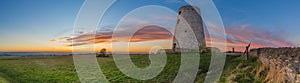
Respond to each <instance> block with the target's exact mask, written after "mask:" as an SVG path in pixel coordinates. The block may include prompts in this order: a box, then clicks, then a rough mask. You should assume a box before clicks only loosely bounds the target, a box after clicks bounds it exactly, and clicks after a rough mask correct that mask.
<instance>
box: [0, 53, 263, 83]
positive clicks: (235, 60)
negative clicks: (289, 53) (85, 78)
mask: <svg viewBox="0 0 300 83" xmlns="http://www.w3.org/2000/svg"><path fill="white" fill-rule="evenodd" d="M148 57H149V56H148V55H132V56H131V59H132V61H133V62H134V64H135V65H137V66H138V67H140V68H144V67H147V66H149V65H150V60H149V58H148ZM210 57H211V55H210V54H207V53H206V54H201V57H200V59H201V60H200V65H199V66H200V67H199V71H198V74H197V78H196V80H195V81H196V82H203V81H204V79H205V76H206V72H207V71H208V67H209V63H210ZM180 58H181V57H180V55H179V54H169V55H168V56H167V64H166V66H165V67H164V70H163V71H162V72H161V73H160V74H159V75H158V76H157V77H155V78H153V79H150V80H143V81H141V80H137V79H133V78H130V77H128V76H126V75H124V74H123V73H122V72H121V71H120V70H119V69H118V68H117V67H116V65H115V63H114V61H113V59H112V57H109V58H98V62H99V65H100V67H101V69H102V71H103V73H104V74H105V76H106V77H107V79H108V80H109V81H111V82H172V81H173V80H174V78H175V77H176V75H177V72H178V70H179V67H180V61H181V60H180ZM243 58H244V57H240V56H235V55H228V56H227V58H226V64H225V67H224V71H223V73H222V76H221V78H220V82H233V81H234V82H257V80H255V71H251V72H249V70H255V69H254V68H256V67H257V66H259V65H258V63H257V61H256V58H255V57H251V58H250V60H248V61H245V60H243ZM245 67H246V68H245ZM1 77H2V78H1ZM2 80H7V81H9V82H13V83H14V82H59V83H61V82H79V79H78V77H77V73H76V70H75V68H74V64H73V58H72V56H37V57H0V82H1V81H2ZM249 80H250V81H249Z"/></svg>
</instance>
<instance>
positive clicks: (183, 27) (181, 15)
mask: <svg viewBox="0 0 300 83" xmlns="http://www.w3.org/2000/svg"><path fill="white" fill-rule="evenodd" d="M198 12H199V13H200V11H199V8H197V7H193V6H183V7H181V8H179V11H178V17H177V24H176V28H175V36H174V39H173V43H176V48H194V47H197V48H198V47H199V46H201V47H202V46H204V47H205V46H206V43H205V35H204V29H203V21H202V18H201V15H200V14H199V13H198ZM175 37H176V38H177V39H176V38H175ZM195 37H196V38H195ZM192 39H197V41H195V40H192ZM179 42H184V43H180V44H182V46H180V45H179ZM197 43H198V45H196V44H197ZM190 46H192V47H190Z"/></svg>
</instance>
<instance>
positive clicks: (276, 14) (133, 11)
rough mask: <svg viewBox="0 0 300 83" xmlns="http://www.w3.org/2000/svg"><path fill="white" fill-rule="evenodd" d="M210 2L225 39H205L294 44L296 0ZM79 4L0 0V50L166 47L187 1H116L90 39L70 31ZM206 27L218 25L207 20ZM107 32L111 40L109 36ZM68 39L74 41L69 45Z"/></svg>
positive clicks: (240, 44) (239, 45) (237, 44)
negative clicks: (218, 16) (132, 31)
mask: <svg viewBox="0 0 300 83" xmlns="http://www.w3.org/2000/svg"><path fill="white" fill-rule="evenodd" d="M213 2H214V3H215V6H216V8H217V9H218V11H219V14H220V16H221V18H222V21H223V23H224V26H225V30H226V34H227V38H226V39H227V42H220V41H218V39H211V38H209V37H208V36H207V38H206V41H207V42H210V41H212V42H214V43H219V44H224V43H226V44H227V45H228V46H227V48H228V49H231V48H232V47H234V48H236V49H237V50H239V51H242V50H244V48H245V46H246V45H247V44H248V43H250V42H251V43H252V48H258V47H298V46H300V38H299V37H298V35H300V33H299V32H298V31H300V28H299V26H300V23H299V22H300V19H299V17H300V11H299V10H298V8H299V6H300V1H299V0H272V1H270V0H213ZM83 4H84V0H1V3H0V12H1V13H0V18H1V19H0V38H1V40H0V52H70V51H72V46H82V45H87V44H95V46H96V50H99V49H101V48H107V49H108V51H110V50H111V45H112V42H116V44H117V45H119V47H126V46H125V45H127V44H128V43H129V44H130V48H129V50H130V51H131V52H148V51H149V50H151V48H152V47H153V46H161V47H162V48H171V46H172V33H173V32H174V28H175V25H176V17H177V11H178V8H179V7H181V6H185V5H188V4H187V3H186V2H184V1H182V0H126V1H125V0H119V1H117V2H116V3H114V4H113V5H112V6H111V7H110V8H109V9H108V10H107V12H106V13H105V14H104V16H103V18H102V19H101V22H100V23H99V26H98V28H97V31H96V32H97V33H96V34H95V38H96V39H95V41H94V40H93V39H94V38H93V37H92V38H91V37H90V36H91V35H94V34H92V33H90V32H82V33H78V34H77V33H76V34H74V33H73V27H74V23H75V22H76V17H77V15H78V12H79V11H80V8H81V6H82V5H83ZM99 5H101V3H99ZM200 9H201V8H200ZM151 24H152V25H151ZM154 24H157V25H160V26H154ZM145 25H147V26H145ZM206 26H211V27H218V26H215V25H214V24H213V23H206ZM115 29H116V30H115ZM133 29H139V30H137V32H135V33H134V35H133V37H129V36H127V35H126V33H131V30H133ZM113 31H115V32H113ZM113 33H114V35H116V36H115V39H112V38H111V37H112V36H113ZM115 33H117V34H115ZM118 34H119V35H118ZM206 34H208V33H207V32H206ZM126 38H129V39H130V38H131V40H127V39H126ZM72 39H74V41H78V42H79V43H74V44H73V43H72ZM208 46H209V43H208ZM117 51H118V52H123V51H125V50H122V49H120V50H117Z"/></svg>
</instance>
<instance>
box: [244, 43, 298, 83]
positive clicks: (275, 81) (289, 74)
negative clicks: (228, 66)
mask: <svg viewBox="0 0 300 83" xmlns="http://www.w3.org/2000/svg"><path fill="white" fill-rule="evenodd" d="M249 54H250V55H252V56H257V57H258V59H259V60H260V61H261V63H262V65H261V68H263V69H266V70H268V72H267V73H268V74H267V77H266V79H265V81H266V82H271V83H282V82H287V83H300V69H299V66H300V63H299V59H300V58H299V57H300V48H259V49H251V50H250V53H249ZM258 71H259V70H258Z"/></svg>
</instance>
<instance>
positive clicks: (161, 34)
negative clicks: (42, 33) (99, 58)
mask: <svg viewBox="0 0 300 83" xmlns="http://www.w3.org/2000/svg"><path fill="white" fill-rule="evenodd" d="M126 31H130V30H126V29H121V30H120V31H117V32H115V33H118V34H119V35H116V36H114V38H112V36H113V32H112V31H110V32H107V31H106V32H97V33H96V34H91V33H85V34H81V35H78V36H75V37H63V38H58V39H53V40H50V41H64V42H69V43H68V44H67V45H66V46H79V45H86V44H94V43H111V42H112V41H115V42H149V41H159V40H171V39H172V33H170V32H169V31H168V30H166V29H164V28H162V27H160V26H153V25H150V26H145V27H143V28H141V29H140V30H138V31H137V32H135V33H134V35H133V36H132V38H131V39H130V40H126V38H125V37H128V35H123V34H126V33H127V32H126ZM120 34H121V35H120ZM72 40H73V44H72Z"/></svg>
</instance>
